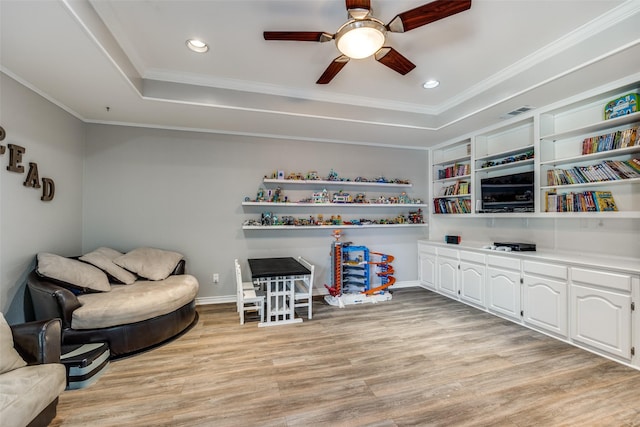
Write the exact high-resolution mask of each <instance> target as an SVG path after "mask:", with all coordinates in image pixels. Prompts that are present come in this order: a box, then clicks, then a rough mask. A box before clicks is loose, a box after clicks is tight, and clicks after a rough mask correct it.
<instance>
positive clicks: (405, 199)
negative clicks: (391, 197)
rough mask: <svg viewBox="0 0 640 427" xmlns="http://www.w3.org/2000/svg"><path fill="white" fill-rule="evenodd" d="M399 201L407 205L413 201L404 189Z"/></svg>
mask: <svg viewBox="0 0 640 427" xmlns="http://www.w3.org/2000/svg"><path fill="white" fill-rule="evenodd" d="M398 203H401V204H405V205H407V204H410V203H411V199H410V198H409V196H407V193H406V192H404V191H403V192H402V193H400V196H399V197H398Z"/></svg>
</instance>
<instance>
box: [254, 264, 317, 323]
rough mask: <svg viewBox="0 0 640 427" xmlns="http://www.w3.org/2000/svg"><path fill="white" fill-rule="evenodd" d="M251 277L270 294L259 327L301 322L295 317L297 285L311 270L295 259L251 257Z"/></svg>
mask: <svg viewBox="0 0 640 427" xmlns="http://www.w3.org/2000/svg"><path fill="white" fill-rule="evenodd" d="M249 268H250V269H251V278H252V279H253V280H254V281H256V282H257V283H258V284H259V285H260V287H262V288H263V289H264V290H265V291H266V293H267V311H266V316H265V322H261V323H260V324H258V326H272V325H282V324H289V323H299V322H302V319H301V318H296V317H295V307H294V305H295V303H294V294H295V286H294V282H295V281H296V280H297V279H300V278H302V277H303V276H309V275H311V271H309V269H308V268H307V267H305V266H304V265H302V264H300V263H299V262H298V260H296V259H295V258H293V257H285V258H250V259H249Z"/></svg>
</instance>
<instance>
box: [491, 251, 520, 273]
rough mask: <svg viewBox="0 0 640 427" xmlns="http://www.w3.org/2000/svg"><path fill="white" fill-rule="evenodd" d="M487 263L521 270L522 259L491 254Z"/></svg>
mask: <svg viewBox="0 0 640 427" xmlns="http://www.w3.org/2000/svg"><path fill="white" fill-rule="evenodd" d="M487 264H489V265H490V266H491V267H501V268H508V269H510V270H518V271H520V260H519V259H518V258H507V257H502V256H495V255H489V256H488V257H487Z"/></svg>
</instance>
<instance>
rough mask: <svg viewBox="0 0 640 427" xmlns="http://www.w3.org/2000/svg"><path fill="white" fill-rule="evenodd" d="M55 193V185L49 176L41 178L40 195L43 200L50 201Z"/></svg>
mask: <svg viewBox="0 0 640 427" xmlns="http://www.w3.org/2000/svg"><path fill="white" fill-rule="evenodd" d="M55 194H56V185H55V183H54V182H53V180H52V179H51V178H42V197H40V200H42V201H43V202H50V201H51V200H53V196H55Z"/></svg>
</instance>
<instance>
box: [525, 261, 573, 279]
mask: <svg viewBox="0 0 640 427" xmlns="http://www.w3.org/2000/svg"><path fill="white" fill-rule="evenodd" d="M522 268H523V269H524V272H525V273H532V274H537V275H539V276H547V277H555V278H556V279H563V280H567V267H566V266H564V265H556V264H546V263H543V262H535V261H523V263H522Z"/></svg>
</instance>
